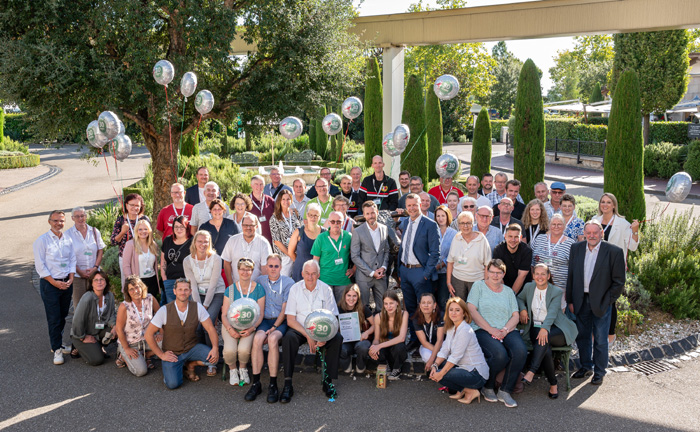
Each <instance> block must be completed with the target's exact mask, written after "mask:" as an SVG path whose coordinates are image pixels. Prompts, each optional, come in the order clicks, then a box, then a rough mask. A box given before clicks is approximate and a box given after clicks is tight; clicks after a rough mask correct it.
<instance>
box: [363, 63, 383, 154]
mask: <svg viewBox="0 0 700 432" xmlns="http://www.w3.org/2000/svg"><path fill="white" fill-rule="evenodd" d="M382 94H383V93H382V76H381V73H380V71H379V63H378V62H377V58H376V57H373V58H370V59H368V60H367V81H366V83H365V107H364V108H365V109H364V139H365V167H366V168H369V167H370V166H372V158H373V157H374V155H381V154H382V153H383V150H382V141H383V138H384V137H383V135H382V115H383V114H382V112H383V111H382V110H383V108H382Z"/></svg>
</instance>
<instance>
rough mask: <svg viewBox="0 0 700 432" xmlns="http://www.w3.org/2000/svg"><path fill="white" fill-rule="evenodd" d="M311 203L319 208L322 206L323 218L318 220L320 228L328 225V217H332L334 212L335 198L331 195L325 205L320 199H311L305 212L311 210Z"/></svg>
mask: <svg viewBox="0 0 700 432" xmlns="http://www.w3.org/2000/svg"><path fill="white" fill-rule="evenodd" d="M311 203H316V204H318V205H319V206H321V217H320V218H318V223H317V224H318V226H323V224H325V223H326V220H328V216H330V215H331V213H332V212H333V197H332V196H330V195H329V196H328V201H326V203H325V204H324V203H322V202H321V201H319V200H318V197H316V198H312V199H310V200H309V202H308V203H306V209H305V210H304V212H306V210H308V209H309V204H311ZM304 218H306V213H304Z"/></svg>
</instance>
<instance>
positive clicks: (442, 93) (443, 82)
mask: <svg viewBox="0 0 700 432" xmlns="http://www.w3.org/2000/svg"><path fill="white" fill-rule="evenodd" d="M433 91H435V94H436V95H437V97H438V98H439V99H440V100H450V99H452V98H453V97H455V96H457V93H458V92H459V81H457V78H455V77H453V76H452V75H443V76H441V77H439V78H438V79H436V80H435V84H433Z"/></svg>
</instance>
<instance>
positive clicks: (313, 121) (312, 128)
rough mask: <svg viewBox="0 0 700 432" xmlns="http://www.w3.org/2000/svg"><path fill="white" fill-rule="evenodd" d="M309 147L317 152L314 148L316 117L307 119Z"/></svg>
mask: <svg viewBox="0 0 700 432" xmlns="http://www.w3.org/2000/svg"><path fill="white" fill-rule="evenodd" d="M309 149H311V150H313V152H314V153H316V154H318V150H317V149H316V119H315V118H313V117H311V119H310V120H309Z"/></svg>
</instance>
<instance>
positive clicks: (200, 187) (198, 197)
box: [185, 166, 220, 205]
mask: <svg viewBox="0 0 700 432" xmlns="http://www.w3.org/2000/svg"><path fill="white" fill-rule="evenodd" d="M207 182H209V170H208V169H207V167H205V166H201V167H199V168H197V184H195V185H192V186H190V187H188V188H187V190H186V191H185V202H186V203H187V204H192V205H197V204H199V203H200V202H202V201H204V199H202V198H204V185H206V184H207ZM219 198H220V197H219Z"/></svg>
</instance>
